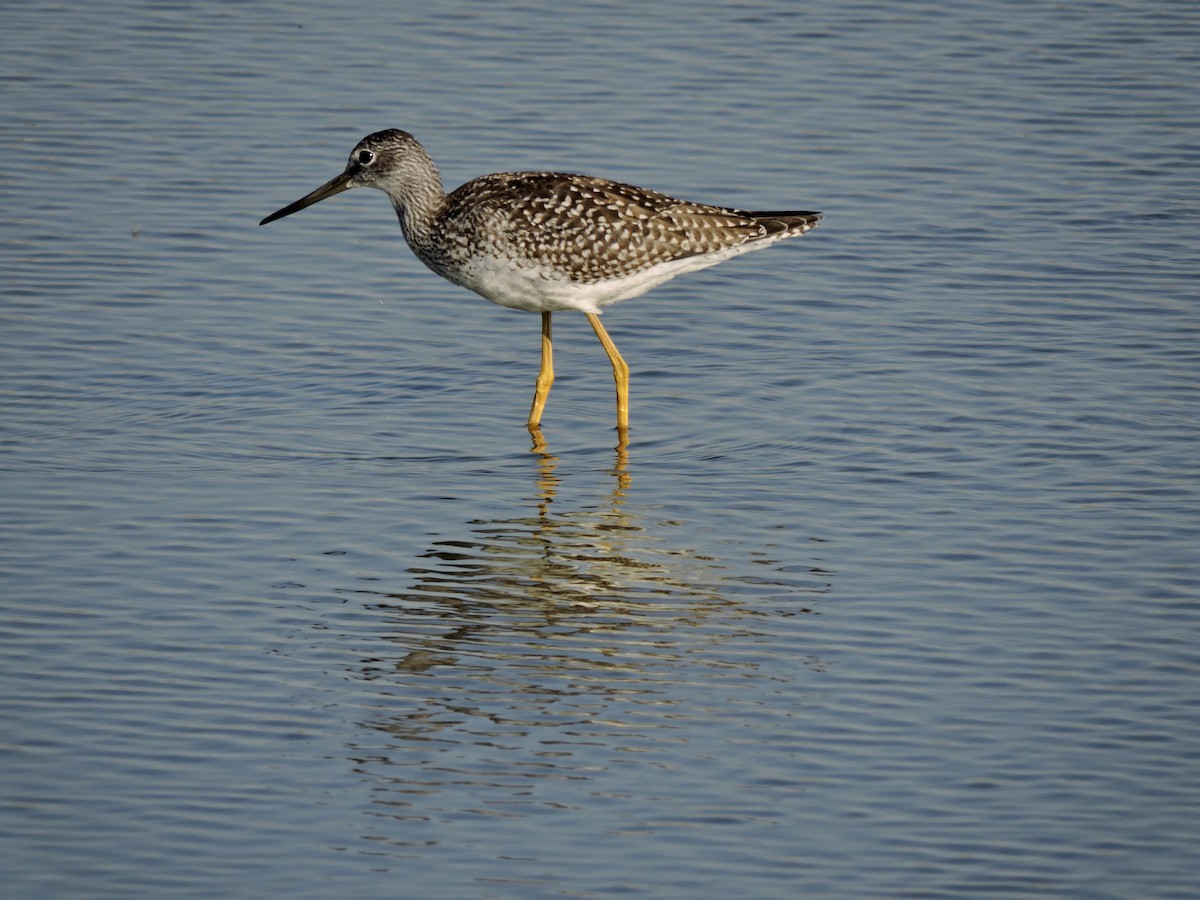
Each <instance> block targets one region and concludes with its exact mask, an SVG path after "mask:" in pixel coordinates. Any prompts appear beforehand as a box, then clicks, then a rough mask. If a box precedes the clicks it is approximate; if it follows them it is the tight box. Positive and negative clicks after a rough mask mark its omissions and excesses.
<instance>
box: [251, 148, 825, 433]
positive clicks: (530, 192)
mask: <svg viewBox="0 0 1200 900" xmlns="http://www.w3.org/2000/svg"><path fill="white" fill-rule="evenodd" d="M357 187H372V188H378V189H379V190H381V191H383V192H384V193H385V194H387V196H388V199H389V200H391V201H392V207H393V208H394V209H395V211H396V215H397V216H399V218H400V228H401V230H402V231H403V232H404V237H405V240H407V241H408V246H409V247H411V248H412V251H413V253H415V254H416V256H417V258H418V259H419V260H421V262H423V263H425V265H426V266H428V267H429V268H430V269H432V270H433V271H434V272H436V273H437V274H439V275H441V276H442V277H443V278H445V279H447V280H448V281H451V282H453V283H454V284H458V285H461V286H462V287H465V288H469V289H470V290H472V291H474V292H475V293H477V294H479V295H480V296H482V297H484V298H485V299H487V300H490V301H492V302H493V303H498V304H499V305H500V306H507V307H510V308H512V309H523V310H529V311H531V312H540V313H541V314H542V365H541V369H540V370H539V371H538V376H537V380H536V382H535V389H534V395H533V405H532V406H531V408H530V410H529V421H528V427H529V431H530V433H531V434H533V435H534V436H535V439H536V438H537V437H538V435H539V434H540V432H539V428H540V424H541V419H542V412H543V410H544V409H545V408H546V398H547V397H548V396H549V394H550V386H551V384H553V382H554V361H553V350H552V342H551V330H550V319H551V316H552V315H553V314H554V313H556V312H559V311H565V310H577V311H579V312H582V313H583V314H584V315H585V316H587V320H588V322H589V323H590V324H591V326H592V329H593V330H594V331H595V332H596V336H597V337H598V338H599V339H600V343H601V344H602V345H603V346H604V350H605V352H606V353H607V354H608V358H609V361H610V362H611V363H612V368H613V378H614V379H615V381H616V387H617V433H618V439H619V446H621V447H623V446H625V444H626V443H627V441H628V434H629V366H628V365H627V364H626V363H625V360H624V359H623V358H622V357H621V354H620V353H619V352H617V347H616V345H615V344H614V343H613V341H612V338H610V337H609V336H608V332H607V331H606V330H605V328H604V326H603V325H602V324H601V323H600V312H601V310H602V309H603V308H604V307H606V306H610V305H611V304H613V303H617V302H619V301H621V300H628V299H629V298H630V297H637V296H638V295H640V294H644V293H645V292H646V291H648V290H650V289H651V288H652V287H655V286H656V285H659V284H662V283H663V282H664V281H668V280H670V279H672V278H674V277H675V276H676V275H682V274H683V273H685V272H694V271H696V270H697V269H703V268H706V267H707V266H712V265H716V264H717V263H719V262H723V261H724V260H727V259H729V258H730V257H733V256H738V255H739V254H742V253H746V252H749V251H751V250H761V249H762V248H764V247H769V246H770V245H771V244H774V243H776V242H777V241H781V240H784V239H785V238H790V237H797V236H799V235H802V234H804V233H805V232H807V231H810V230H812V229H813V228H815V227H816V225H817V223H818V222H819V221H820V220H821V214H820V213H815V212H797V211H788V212H750V211H747V210H742V209H734V208H731V207H724V206H709V205H707V204H704V203H690V202H688V201H686V200H677V199H675V198H673V197H669V196H667V195H666V194H660V193H658V192H657V191H652V190H647V189H646V188H641V187H636V186H634V185H631V184H622V183H620V182H617V181H608V180H606V179H604V178H592V177H589V176H587V175H569V174H564V173H560V172H501V173H497V174H494V175H484V176H482V177H481V178H476V179H474V180H472V181H468V182H467V183H466V184H464V185H462V186H461V187H459V188H457V189H455V190H454V191H452V192H451V193H449V194H447V193H446V191H445V189H444V188H443V187H442V180H441V177H440V176H439V174H438V170H437V166H435V165H434V163H433V160H432V159H431V158H430V156H429V154H428V153H426V152H425V148H424V147H422V146H421V145H420V143H418V142H417V139H416V138H414V137H413V136H412V135H411V134H409V133H408V132H406V131H400V130H399V129H395V128H389V129H387V130H385V131H377V132H375V133H374V134H370V135H367V137H365V138H363V139H362V140H361V141H359V142H358V145H357V146H356V147H355V148H354V150H353V152H351V154H350V161H349V163H348V164H347V165H346V169H345V171H344V172H342V174H340V175H338V176H337V177H336V178H334V179H332V180H330V181H328V182H326V183H325V184H323V185H321V186H320V187H319V188H317V189H316V190H315V191H313V192H312V193H310V194H307V195H306V196H304V197H301V198H300V199H299V200H297V201H296V202H295V203H291V204H289V205H287V206H285V207H284V208H283V209H281V210H279V211H278V212H273V213H271V215H269V216H267V217H266V218H265V219H263V220H262V221H261V222H260V223H259V224H260V225H266V224H267V223H268V222H274V221H275V220H276V219H282V218H283V217H284V216H290V215H291V214H292V213H294V212H298V211H300V210H302V209H304V208H305V207H308V206H312V205H313V204H314V203H317V202H318V201H321V200H324V199H326V198H328V197H332V196H333V195H334V194H340V193H341V192H342V191H345V190H349V189H350V188H357Z"/></svg>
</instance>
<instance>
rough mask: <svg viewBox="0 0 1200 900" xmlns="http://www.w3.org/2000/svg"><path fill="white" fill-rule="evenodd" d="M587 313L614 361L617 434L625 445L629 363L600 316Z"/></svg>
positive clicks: (621, 444)
mask: <svg viewBox="0 0 1200 900" xmlns="http://www.w3.org/2000/svg"><path fill="white" fill-rule="evenodd" d="M586 315H587V320H588V322H590V323H591V325H592V330H593V331H595V332H596V337H598V338H600V343H601V344H603V345H604V352H605V353H607V354H608V359H609V361H610V362H611V363H612V367H613V379H614V380H615V381H616V382H617V436H618V438H619V439H620V444H619V445H618V446H620V447H624V446H625V444H626V443H628V440H629V365H628V364H627V363H626V362H625V360H623V359H622V358H621V354H620V353H618V352H617V345H616V344H614V343H613V342H612V338H610V337H609V336H608V332H607V331H605V330H604V326H603V325H601V324H600V317H599V316H597V315H596V314H595V313H586Z"/></svg>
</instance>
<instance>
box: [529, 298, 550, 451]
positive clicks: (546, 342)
mask: <svg viewBox="0 0 1200 900" xmlns="http://www.w3.org/2000/svg"><path fill="white" fill-rule="evenodd" d="M552 384H554V347H553V346H552V345H551V341H550V313H548V312H544V313H542V367H541V369H539V370H538V377H537V385H536V387H535V389H534V392H533V406H531V407H530V409H529V432H530V434H533V436H534V440H535V441H536V440H537V439H538V438H539V437H540V432H539V431H538V426H539V425H541V423H542V412H543V411H544V410H545V409H546V398H547V397H549V396H550V386H551V385H552Z"/></svg>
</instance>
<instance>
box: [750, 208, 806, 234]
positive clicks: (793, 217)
mask: <svg viewBox="0 0 1200 900" xmlns="http://www.w3.org/2000/svg"><path fill="white" fill-rule="evenodd" d="M742 215H745V216H748V217H749V218H751V219H753V220H754V221H756V222H758V224H760V225H762V226H763V227H764V228H766V229H767V234H780V233H783V234H786V235H788V236H789V237H790V236H793V235H798V234H804V232H806V231H812V230H813V229H814V228H816V227H817V223H818V222H820V221H821V218H822V216H821V214H820V213H818V212H798V211H787V212H765V211H758V212H750V211H747V212H744V213H743V214H742Z"/></svg>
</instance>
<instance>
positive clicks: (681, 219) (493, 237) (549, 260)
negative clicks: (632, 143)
mask: <svg viewBox="0 0 1200 900" xmlns="http://www.w3.org/2000/svg"><path fill="white" fill-rule="evenodd" d="M442 218H443V227H445V228H447V229H448V230H453V231H456V232H458V233H460V234H464V235H465V234H472V235H476V236H478V235H486V236H487V237H486V240H487V241H489V242H490V243H491V246H490V247H489V248H487V252H492V253H498V254H500V255H504V256H509V257H512V258H516V259H528V260H530V261H531V262H532V263H545V264H547V265H550V266H554V267H557V268H562V269H564V270H567V269H569V270H571V271H573V272H575V273H576V277H577V278H578V279H579V280H584V281H588V280H601V279H607V278H612V277H614V276H619V275H625V274H631V273H633V272H637V271H640V270H642V269H646V268H649V267H651V266H654V265H657V264H659V263H663V262H667V261H670V260H675V259H683V258H686V257H690V256H698V255H703V254H707V253H713V252H718V251H721V250H725V249H728V248H731V247H736V246H738V245H740V244H743V243H745V242H746V241H751V240H755V239H759V238H762V237H766V236H767V235H768V234H770V233H771V229H770V228H768V227H767V226H765V225H763V224H760V223H759V222H757V221H756V220H755V219H754V218H753V217H752V216H751V215H750V214H748V213H745V212H742V211H741V210H735V209H727V208H723V207H717V206H706V205H704V204H700V203H689V202H686V201H682V200H677V199H675V198H674V197H670V196H668V195H666V194H661V193H659V192H657V191H651V190H647V189H645V188H639V187H635V186H633V185H629V184H622V183H621V182H617V181H608V180H606V179H601V178H591V177H589V176H584V175H568V174H560V173H551V172H520V173H499V174H496V175H489V176H484V177H483V178H478V179H475V180H474V181H471V182H468V183H467V184H465V185H463V186H462V187H461V188H458V189H457V190H456V191H454V192H453V193H451V194H450V195H449V196H448V197H447V203H446V206H445V208H444V209H443V212H442ZM480 249H481V250H482V249H483V248H480Z"/></svg>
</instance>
